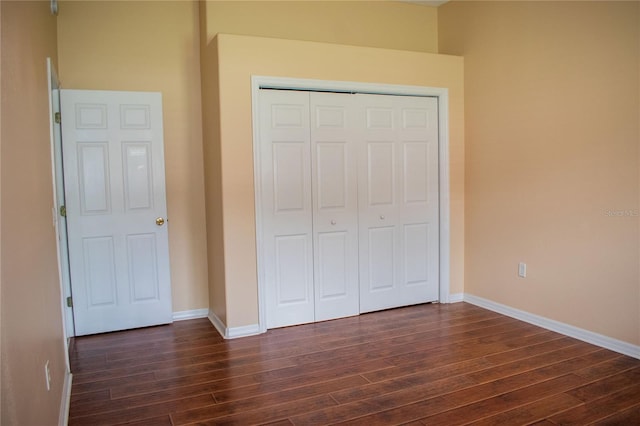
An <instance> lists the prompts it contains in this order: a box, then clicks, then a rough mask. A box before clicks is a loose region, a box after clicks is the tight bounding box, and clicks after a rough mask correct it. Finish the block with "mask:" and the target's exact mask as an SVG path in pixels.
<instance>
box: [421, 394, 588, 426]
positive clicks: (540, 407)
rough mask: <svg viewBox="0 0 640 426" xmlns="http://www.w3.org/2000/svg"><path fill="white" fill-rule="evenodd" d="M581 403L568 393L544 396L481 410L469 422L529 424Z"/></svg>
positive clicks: (487, 425)
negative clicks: (517, 404) (512, 405)
mask: <svg viewBox="0 0 640 426" xmlns="http://www.w3.org/2000/svg"><path fill="white" fill-rule="evenodd" d="M581 404H582V401H580V400H578V399H576V398H574V397H572V396H570V395H567V394H566V393H561V394H559V395H552V396H549V397H546V398H542V399H540V400H538V401H534V402H531V403H529V404H525V405H522V406H520V407H517V408H513V409H510V410H509V409H507V408H506V407H503V408H502V409H501V410H500V411H501V412H499V413H496V414H494V415H489V414H490V413H488V412H481V413H479V414H478V415H477V416H476V417H475V418H474V419H473V420H471V421H469V422H468V424H471V423H473V425H474V426H493V425H501V426H511V425H513V426H517V425H527V424H531V423H535V422H540V421H543V420H545V419H546V418H547V417H549V416H552V415H554V414H557V413H560V412H562V411H565V410H568V409H570V408H574V407H577V406H579V405H581ZM483 416H488V417H483ZM478 419H479V420H478ZM424 424H430V423H429V419H426V420H425V421H424Z"/></svg>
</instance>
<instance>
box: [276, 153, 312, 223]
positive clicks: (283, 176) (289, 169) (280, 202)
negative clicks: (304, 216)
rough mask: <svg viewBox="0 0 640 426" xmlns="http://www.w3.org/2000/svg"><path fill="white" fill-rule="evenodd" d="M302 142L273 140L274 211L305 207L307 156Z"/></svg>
mask: <svg viewBox="0 0 640 426" xmlns="http://www.w3.org/2000/svg"><path fill="white" fill-rule="evenodd" d="M308 148H309V147H308V144H307V143H304V142H273V190H274V211H275V212H276V213H280V212H284V211H291V210H303V209H304V208H305V196H306V194H305V192H304V191H305V184H306V181H307V179H308V178H307V176H305V175H304V173H305V170H304V169H305V167H304V166H305V162H306V161H305V159H306V158H305V157H308V156H309V152H308Z"/></svg>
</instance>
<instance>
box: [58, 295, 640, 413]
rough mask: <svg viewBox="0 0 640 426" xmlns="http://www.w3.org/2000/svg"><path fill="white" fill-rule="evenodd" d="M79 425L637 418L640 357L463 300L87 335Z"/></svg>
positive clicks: (78, 354) (76, 354)
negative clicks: (312, 317) (291, 320)
mask: <svg viewBox="0 0 640 426" xmlns="http://www.w3.org/2000/svg"><path fill="white" fill-rule="evenodd" d="M71 365H72V372H73V387H72V395H71V408H70V419H69V424H70V425H92V426H93V425H116V424H135V425H158V426H162V425H187V424H238V425H251V424H270V425H292V424H293V425H325V424H335V423H348V424H361V425H392V424H412V425H420V424H423V425H463V424H469V423H474V424H487V425H505V424H516V425H521V424H522V425H525V424H536V425H554V424H577V425H583V424H593V423H595V424H602V425H609V424H611V425H614V424H615V425H640V360H638V359H634V358H631V357H627V356H624V355H620V354H618V353H615V352H612V351H609V350H605V349H602V348H599V347H597V346H593V345H590V344H587V343H584V342H581V341H579V340H576V339H572V338H569V337H565V336H563V335H560V334H557V333H554V332H551V331H547V330H545V329H542V328H539V327H535V326H533V325H529V324H527V323H524V322H520V321H517V320H514V319H512V318H509V317H505V316H502V315H499V314H496V313H493V312H491V311H487V310H484V309H481V308H478V307H476V306H473V305H469V304H466V303H456V304H452V305H438V304H435V305H420V306H413V307H407V308H401V309H394V310H389V311H383V312H377V313H373V314H366V315H361V316H358V317H351V318H345V319H340V320H334V321H327V322H322V323H316V324H309V325H302V326H297V327H289V328H282V329H276V330H270V331H269V332H268V333H266V334H263V335H260V336H253V337H246V338H242V339H236V340H227V341H225V340H224V339H222V338H221V337H220V335H219V334H218V333H217V331H216V330H215V329H214V328H213V326H212V325H211V324H210V323H209V321H208V320H207V319H198V320H190V321H183V322H176V323H174V324H172V325H168V326H159V327H151V328H146V329H140V330H131V331H123V332H117V333H109V334H103V335H96V336H88V337H80V338H76V339H75V340H74V342H73V344H72V348H71Z"/></svg>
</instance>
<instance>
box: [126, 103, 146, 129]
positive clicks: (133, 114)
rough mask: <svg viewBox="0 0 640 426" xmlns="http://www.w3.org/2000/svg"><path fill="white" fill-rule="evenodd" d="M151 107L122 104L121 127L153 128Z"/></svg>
mask: <svg viewBox="0 0 640 426" xmlns="http://www.w3.org/2000/svg"><path fill="white" fill-rule="evenodd" d="M150 120H151V109H150V108H149V105H120V128H121V129H149V128H151V121H150Z"/></svg>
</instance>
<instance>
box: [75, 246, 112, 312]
mask: <svg viewBox="0 0 640 426" xmlns="http://www.w3.org/2000/svg"><path fill="white" fill-rule="evenodd" d="M82 245H83V248H84V280H85V282H86V288H87V293H88V297H87V299H86V303H87V308H89V309H91V308H95V307H103V306H106V305H115V304H117V289H116V264H115V256H114V247H113V238H112V237H93V238H84V239H83V240H82Z"/></svg>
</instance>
